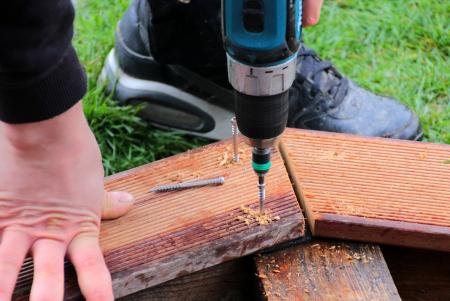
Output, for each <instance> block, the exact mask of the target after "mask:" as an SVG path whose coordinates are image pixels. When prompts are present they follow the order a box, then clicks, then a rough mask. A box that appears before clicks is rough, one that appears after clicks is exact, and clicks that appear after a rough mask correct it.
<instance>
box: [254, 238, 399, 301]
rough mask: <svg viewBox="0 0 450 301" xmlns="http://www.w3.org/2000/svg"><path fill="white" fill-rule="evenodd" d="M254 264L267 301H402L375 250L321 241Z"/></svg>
mask: <svg viewBox="0 0 450 301" xmlns="http://www.w3.org/2000/svg"><path fill="white" fill-rule="evenodd" d="M255 262H256V269H257V274H258V276H259V278H260V287H261V290H262V293H263V295H264V299H265V300H269V301H278V300H280V301H281V300H283V301H287V300H289V301H308V300H333V301H353V300H361V301H362V300H367V301H372V300H377V301H383V300H401V299H400V297H399V295H398V292H397V289H396V287H395V284H394V282H393V280H392V277H391V275H390V273H389V270H388V267H387V265H386V262H385V261H384V258H383V255H382V253H381V251H380V248H379V247H378V246H375V245H370V244H362V243H351V242H333V241H320V240H319V241H313V242H310V243H307V244H303V245H297V246H294V247H290V248H288V249H286V250H281V251H277V252H274V253H270V254H265V255H261V256H259V257H255Z"/></svg>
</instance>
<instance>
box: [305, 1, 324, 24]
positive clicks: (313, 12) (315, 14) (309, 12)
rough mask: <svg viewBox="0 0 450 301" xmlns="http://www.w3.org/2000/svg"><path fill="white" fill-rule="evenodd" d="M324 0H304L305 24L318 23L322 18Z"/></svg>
mask: <svg viewBox="0 0 450 301" xmlns="http://www.w3.org/2000/svg"><path fill="white" fill-rule="evenodd" d="M322 4H323V0H304V1H303V20H302V23H303V26H305V27H307V26H311V25H316V24H317V23H318V22H319V19H320V9H321V8H322Z"/></svg>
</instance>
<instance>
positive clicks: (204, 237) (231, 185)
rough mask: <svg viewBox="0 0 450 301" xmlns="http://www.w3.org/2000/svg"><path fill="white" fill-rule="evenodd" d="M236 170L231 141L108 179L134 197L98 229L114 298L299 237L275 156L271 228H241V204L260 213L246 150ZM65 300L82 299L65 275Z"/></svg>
mask: <svg viewBox="0 0 450 301" xmlns="http://www.w3.org/2000/svg"><path fill="white" fill-rule="evenodd" d="M240 148H241V150H242V152H243V153H242V154H241V164H234V163H230V160H231V157H232V155H231V146H230V141H225V142H221V143H217V144H212V145H209V146H206V147H203V148H200V149H197V150H194V151H190V152H187V153H184V154H180V155H178V156H174V157H171V158H167V159H164V160H161V161H158V162H154V163H151V164H148V165H145V166H142V167H139V168H136V169H133V170H130V171H127V172H123V173H120V174H117V175H114V176H112V177H110V178H108V179H107V180H106V188H107V189H108V190H126V191H129V192H130V193H132V194H133V195H134V196H135V198H136V204H135V206H134V208H133V210H132V211H131V212H130V213H129V214H127V215H126V216H125V217H122V218H120V219H118V220H113V221H107V222H104V223H103V224H102V230H101V239H100V240H101V246H102V249H103V251H104V254H105V259H106V262H107V265H108V267H109V269H110V271H111V273H112V277H113V286H114V290H115V295H116V297H122V296H126V295H128V294H131V293H133V292H137V291H139V290H142V289H145V288H148V287H151V286H155V285H157V284H160V283H162V282H165V281H168V280H171V279H174V278H177V277H180V276H183V275H186V274H189V273H193V272H196V271H199V270H202V269H205V268H207V267H210V266H213V265H217V264H219V263H222V262H225V261H228V260H231V259H234V258H239V257H242V256H245V255H247V254H251V253H253V252H256V251H258V250H261V249H263V248H267V247H270V246H273V245H276V244H278V243H281V242H284V241H287V240H291V239H294V238H298V237H300V236H301V235H303V229H304V222H303V216H302V213H301V209H300V206H299V204H298V201H297V198H296V196H295V193H294V191H293V189H292V186H291V182H290V179H289V177H288V175H287V172H286V170H285V167H284V163H283V161H282V159H281V157H280V155H279V153H275V154H274V161H273V163H274V164H273V168H272V170H271V171H270V173H269V175H268V187H267V209H268V210H269V211H270V212H271V214H272V215H273V216H279V217H280V219H279V220H277V221H274V222H272V223H271V224H269V225H259V224H258V223H257V222H256V221H255V220H250V222H251V223H250V225H247V224H245V223H244V222H242V221H241V220H238V217H239V216H241V215H243V214H244V213H243V212H242V209H241V206H250V207H252V208H257V207H258V197H257V196H258V191H257V187H256V178H255V175H254V174H253V171H252V170H251V167H250V162H249V160H250V157H251V154H250V148H249V147H246V146H245V145H244V143H242V144H241V145H240ZM216 176H224V177H225V184H224V185H222V186H216V187H202V188H196V189H191V190H184V191H176V192H166V193H152V192H149V189H150V188H151V187H153V186H155V185H159V184H166V183H170V182H174V181H181V180H191V179H195V178H209V177H216ZM31 272H32V265H31V264H30V262H29V261H28V263H27V264H25V267H24V269H23V271H22V273H21V277H20V279H19V281H18V285H17V288H16V298H17V300H20V297H23V298H25V299H26V295H27V292H28V289H29V286H30V280H31V277H32V273H31ZM67 278H68V281H66V282H67V284H66V299H68V300H70V299H76V298H77V296H79V293H78V288H77V285H76V281H75V278H74V277H73V275H72V274H71V273H70V272H68V277H67Z"/></svg>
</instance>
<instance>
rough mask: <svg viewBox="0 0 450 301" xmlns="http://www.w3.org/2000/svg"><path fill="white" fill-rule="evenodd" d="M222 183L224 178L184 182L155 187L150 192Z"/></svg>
mask: <svg viewBox="0 0 450 301" xmlns="http://www.w3.org/2000/svg"><path fill="white" fill-rule="evenodd" d="M223 183H225V178H224V177H218V178H212V179H206V180H199V181H186V182H181V183H177V184H172V185H162V186H156V187H153V188H152V189H150V192H166V191H173V190H181V189H187V188H193V187H201V186H207V185H222V184H223Z"/></svg>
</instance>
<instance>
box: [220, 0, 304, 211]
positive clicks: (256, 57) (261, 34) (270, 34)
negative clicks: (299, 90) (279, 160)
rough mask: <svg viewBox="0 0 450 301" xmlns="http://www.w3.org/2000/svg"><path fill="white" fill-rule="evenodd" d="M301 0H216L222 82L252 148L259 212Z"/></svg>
mask: <svg viewBox="0 0 450 301" xmlns="http://www.w3.org/2000/svg"><path fill="white" fill-rule="evenodd" d="M301 4H302V3H301V0H222V23H223V24H222V31H223V40H224V46H225V50H226V52H227V64H228V79H229V81H230V83H231V85H232V86H233V88H234V90H235V112H236V120H237V124H238V127H239V131H240V132H241V133H242V134H243V136H244V137H245V138H246V139H245V140H246V142H247V143H248V144H249V145H250V146H252V147H253V153H252V167H253V170H254V171H255V173H256V174H257V176H258V188H259V204H260V212H261V213H263V212H264V200H265V176H266V174H267V173H268V171H269V169H270V167H271V152H272V148H273V147H274V145H275V142H276V140H277V138H278V137H279V136H280V135H281V134H282V133H283V131H284V129H285V127H286V123H287V118H288V109H289V97H288V96H289V95H288V94H289V92H288V90H289V88H290V87H291V86H292V83H293V81H294V79H295V70H296V59H297V52H298V50H299V47H300V35H301V19H302V18H301V15H302V6H301Z"/></svg>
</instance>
